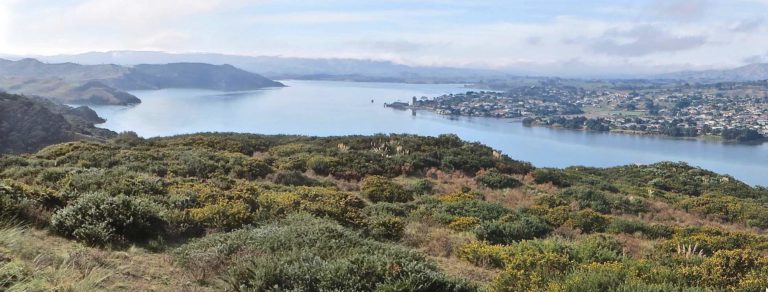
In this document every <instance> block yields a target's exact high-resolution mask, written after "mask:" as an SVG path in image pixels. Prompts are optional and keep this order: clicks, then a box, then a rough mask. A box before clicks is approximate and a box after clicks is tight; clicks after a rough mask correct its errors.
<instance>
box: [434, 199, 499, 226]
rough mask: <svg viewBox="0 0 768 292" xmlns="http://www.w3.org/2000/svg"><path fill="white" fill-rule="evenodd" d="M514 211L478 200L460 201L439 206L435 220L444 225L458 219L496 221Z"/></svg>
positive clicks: (435, 212) (435, 213)
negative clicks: (471, 218)
mask: <svg viewBox="0 0 768 292" xmlns="http://www.w3.org/2000/svg"><path fill="white" fill-rule="evenodd" d="M511 211H512V210H510V209H507V208H505V207H504V206H502V205H500V204H496V203H488V202H483V201H477V200H459V201H456V202H452V203H442V204H439V205H438V206H437V207H436V208H435V210H434V212H433V216H434V219H435V220H437V221H438V222H440V223H443V224H449V223H450V222H452V221H453V220H455V219H456V218H457V217H475V218H479V219H480V220H481V221H489V220H496V219H499V218H501V217H502V216H504V215H506V214H509V213H510V212H511Z"/></svg>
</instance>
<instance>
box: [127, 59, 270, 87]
mask: <svg viewBox="0 0 768 292" xmlns="http://www.w3.org/2000/svg"><path fill="white" fill-rule="evenodd" d="M133 70H134V73H138V74H139V77H144V78H146V79H145V80H144V81H145V83H146V84H151V86H153V87H155V88H202V89H214V90H223V91H241V90H253V89H260V88H265V87H283V86H285V85H283V84H282V83H280V82H276V81H272V80H270V79H267V78H265V77H263V76H261V75H258V74H254V73H250V72H247V71H244V70H241V69H238V68H235V67H234V66H232V65H211V64H204V63H171V64H165V65H136V66H134V67H133Z"/></svg>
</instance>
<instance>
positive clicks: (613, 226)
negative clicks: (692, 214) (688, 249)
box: [605, 218, 674, 239]
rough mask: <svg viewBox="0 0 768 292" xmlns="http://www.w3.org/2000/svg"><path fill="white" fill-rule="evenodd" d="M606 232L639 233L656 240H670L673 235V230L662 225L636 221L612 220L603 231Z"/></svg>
mask: <svg viewBox="0 0 768 292" xmlns="http://www.w3.org/2000/svg"><path fill="white" fill-rule="evenodd" d="M605 230H606V231H607V232H610V233H614V234H618V233H626V234H635V233H641V234H643V235H644V236H645V237H648V238H650V239H658V238H670V237H672V234H673V233H674V229H673V228H672V227H669V226H667V225H663V224H647V223H644V222H642V221H637V220H625V219H619V218H614V219H613V220H611V223H609V224H608V227H606V229H605Z"/></svg>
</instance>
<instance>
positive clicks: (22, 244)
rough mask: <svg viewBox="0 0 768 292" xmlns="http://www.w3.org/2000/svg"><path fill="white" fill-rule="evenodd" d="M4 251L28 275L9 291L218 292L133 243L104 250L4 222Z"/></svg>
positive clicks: (0, 241) (1, 244) (0, 246)
mask: <svg viewBox="0 0 768 292" xmlns="http://www.w3.org/2000/svg"><path fill="white" fill-rule="evenodd" d="M0 250H1V251H2V253H3V254H4V255H5V256H9V257H11V258H13V259H14V260H15V261H16V262H20V263H23V266H24V270H25V271H26V272H25V273H24V274H25V276H24V277H22V279H21V280H20V281H18V282H17V283H16V285H15V286H13V287H11V289H9V290H18V291H28V290H45V291H215V290H218V289H215V288H212V287H202V286H200V285H197V284H196V283H194V282H192V281H190V280H188V279H187V278H186V277H185V276H184V275H183V273H181V271H180V270H179V269H178V268H177V267H175V266H174V265H173V263H172V262H171V260H170V258H169V256H167V255H163V254H157V253H151V252H149V251H146V250H144V249H141V248H135V247H132V248H130V249H128V250H126V251H112V250H102V249H98V248H91V247H86V246H83V245H81V244H79V243H76V242H74V241H70V240H67V239H64V238H60V237H57V236H54V235H51V234H49V233H48V232H47V231H44V230H39V229H33V228H23V227H3V228H2V229H0Z"/></svg>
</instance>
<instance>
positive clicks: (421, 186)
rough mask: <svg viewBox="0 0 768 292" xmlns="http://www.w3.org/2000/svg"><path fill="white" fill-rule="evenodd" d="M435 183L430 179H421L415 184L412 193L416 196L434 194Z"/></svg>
mask: <svg viewBox="0 0 768 292" xmlns="http://www.w3.org/2000/svg"><path fill="white" fill-rule="evenodd" d="M433 187H434V183H432V182H431V181H430V180H428V179H420V180H417V181H416V182H414V183H413V185H412V186H411V191H412V192H413V193H415V194H420V195H428V194H431V193H432V188H433Z"/></svg>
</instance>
